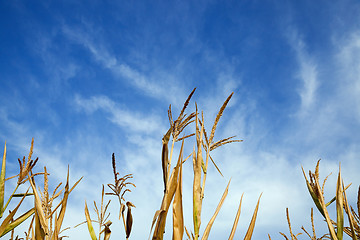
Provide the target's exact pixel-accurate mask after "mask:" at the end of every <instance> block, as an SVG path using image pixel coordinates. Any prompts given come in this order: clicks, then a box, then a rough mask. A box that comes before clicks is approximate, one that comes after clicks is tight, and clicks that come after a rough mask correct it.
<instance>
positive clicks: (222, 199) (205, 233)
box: [201, 180, 231, 240]
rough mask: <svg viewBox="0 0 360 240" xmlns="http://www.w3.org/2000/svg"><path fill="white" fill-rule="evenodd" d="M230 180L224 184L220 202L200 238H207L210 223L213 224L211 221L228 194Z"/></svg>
mask: <svg viewBox="0 0 360 240" xmlns="http://www.w3.org/2000/svg"><path fill="white" fill-rule="evenodd" d="M230 181H231V180H230ZM230 181H229V183H228V185H227V186H226V189H225V191H224V193H223V195H222V197H221V199H220V202H219V204H218V206H217V208H216V210H215V213H214V215H213V216H212V217H211V219H210V221H209V223H208V224H207V226H206V228H205V231H204V234H203V236H202V238H201V240H207V239H208V237H209V234H210V230H211V227H212V225H213V223H214V221H215V218H216V216H217V215H218V213H219V211H220V209H221V206H222V205H223V203H224V201H225V198H226V196H227V194H228V191H229V185H230Z"/></svg>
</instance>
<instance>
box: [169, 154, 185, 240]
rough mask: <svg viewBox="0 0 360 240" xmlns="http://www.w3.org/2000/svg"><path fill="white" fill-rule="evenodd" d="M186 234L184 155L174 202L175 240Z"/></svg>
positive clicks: (179, 239) (180, 239)
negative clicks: (183, 203) (183, 199)
mask: <svg viewBox="0 0 360 240" xmlns="http://www.w3.org/2000/svg"><path fill="white" fill-rule="evenodd" d="M183 235H184V216H183V205H182V157H181V162H180V173H179V179H178V182H177V187H176V191H175V197H174V202H173V237H172V239H173V240H182V239H183Z"/></svg>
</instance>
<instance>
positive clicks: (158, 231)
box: [152, 141, 184, 240]
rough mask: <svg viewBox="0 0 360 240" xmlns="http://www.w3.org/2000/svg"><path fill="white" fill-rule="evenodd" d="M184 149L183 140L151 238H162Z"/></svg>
mask: <svg viewBox="0 0 360 240" xmlns="http://www.w3.org/2000/svg"><path fill="white" fill-rule="evenodd" d="M183 150H184V141H183V142H182V145H181V149H180V154H179V159H178V162H177V164H176V166H175V168H174V170H173V171H172V173H171V176H170V179H169V183H168V185H167V186H168V191H166V192H165V193H164V197H163V201H162V203H161V210H163V211H161V212H160V214H159V216H158V218H157V222H156V226H155V230H154V234H153V238H152V239H153V240H155V239H163V235H164V229H165V223H166V216H167V212H168V210H169V207H170V204H171V202H172V200H173V197H174V195H175V191H176V187H177V181H178V175H179V174H178V173H179V167H180V163H181V157H180V156H182V154H183Z"/></svg>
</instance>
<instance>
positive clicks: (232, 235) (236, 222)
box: [229, 194, 244, 240]
mask: <svg viewBox="0 0 360 240" xmlns="http://www.w3.org/2000/svg"><path fill="white" fill-rule="evenodd" d="M243 196H244V194H242V195H241V199H240V204H239V208H238V210H237V212H236V217H235V220H234V224H233V226H232V228H231V232H230V236H229V240H233V239H234V236H235V231H236V228H237V225H238V222H239V218H240V212H241V203H242V199H243Z"/></svg>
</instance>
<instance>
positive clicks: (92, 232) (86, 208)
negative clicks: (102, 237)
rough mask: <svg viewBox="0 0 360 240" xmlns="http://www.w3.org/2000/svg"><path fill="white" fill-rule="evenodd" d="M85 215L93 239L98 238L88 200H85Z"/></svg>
mask: <svg viewBox="0 0 360 240" xmlns="http://www.w3.org/2000/svg"><path fill="white" fill-rule="evenodd" d="M85 217H86V223H87V226H88V230H89V233H90V236H91V239H92V240H97V238H96V234H95V231H94V228H93V226H92V223H91V218H90V214H89V209H88V207H87V204H86V201H85Z"/></svg>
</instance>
